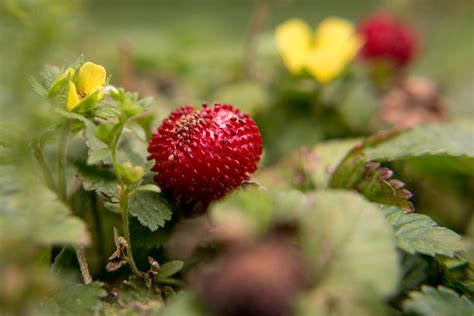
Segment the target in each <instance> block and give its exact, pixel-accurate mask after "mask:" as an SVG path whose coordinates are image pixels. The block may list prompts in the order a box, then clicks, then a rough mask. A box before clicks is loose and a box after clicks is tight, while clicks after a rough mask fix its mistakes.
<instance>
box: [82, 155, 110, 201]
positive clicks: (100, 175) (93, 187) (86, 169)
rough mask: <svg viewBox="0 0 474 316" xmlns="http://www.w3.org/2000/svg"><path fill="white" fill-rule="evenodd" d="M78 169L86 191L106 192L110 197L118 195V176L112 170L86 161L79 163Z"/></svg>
mask: <svg viewBox="0 0 474 316" xmlns="http://www.w3.org/2000/svg"><path fill="white" fill-rule="evenodd" d="M76 169H77V171H78V173H79V177H80V179H81V180H82V186H83V187H84V189H85V190H86V191H96V192H97V193H104V194H106V195H107V196H109V197H114V196H116V195H117V178H116V176H115V174H113V173H112V172H110V171H108V170H105V169H103V168H100V167H98V166H94V165H86V164H84V163H77V164H76Z"/></svg>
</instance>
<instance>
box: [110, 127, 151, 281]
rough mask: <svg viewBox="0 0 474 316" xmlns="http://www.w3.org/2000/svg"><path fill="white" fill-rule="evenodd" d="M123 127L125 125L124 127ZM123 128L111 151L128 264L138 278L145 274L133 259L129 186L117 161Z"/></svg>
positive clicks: (114, 140) (119, 130)
mask: <svg viewBox="0 0 474 316" xmlns="http://www.w3.org/2000/svg"><path fill="white" fill-rule="evenodd" d="M122 127H123V125H122ZM121 131H122V128H120V129H118V131H117V135H116V136H115V138H114V139H113V141H112V143H111V145H110V149H111V151H112V165H113V166H114V169H115V174H116V175H117V177H118V179H119V182H120V212H121V214H122V226H123V234H124V235H125V236H124V237H125V239H126V240H127V243H128V247H127V257H128V263H129V264H130V268H131V269H132V272H133V273H135V274H136V275H138V276H143V273H142V272H140V270H138V268H137V265H136V264H135V260H134V259H133V251H132V240H131V238H130V228H129V227H130V223H129V215H128V198H129V196H128V195H129V192H128V188H127V184H126V183H125V181H124V180H123V178H122V176H121V175H120V172H119V171H118V161H117V147H118V143H119V140H120V136H121V134H122V133H121Z"/></svg>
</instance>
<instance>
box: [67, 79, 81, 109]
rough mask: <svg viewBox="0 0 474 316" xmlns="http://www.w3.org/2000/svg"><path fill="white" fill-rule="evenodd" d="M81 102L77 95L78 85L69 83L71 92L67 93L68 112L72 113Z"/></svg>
mask: <svg viewBox="0 0 474 316" xmlns="http://www.w3.org/2000/svg"><path fill="white" fill-rule="evenodd" d="M79 101H80V98H79V95H78V94H77V89H76V85H75V84H74V82H72V81H69V90H68V93H67V109H68V111H72V110H73V109H74V108H75V107H76V106H77V105H78V104H79Z"/></svg>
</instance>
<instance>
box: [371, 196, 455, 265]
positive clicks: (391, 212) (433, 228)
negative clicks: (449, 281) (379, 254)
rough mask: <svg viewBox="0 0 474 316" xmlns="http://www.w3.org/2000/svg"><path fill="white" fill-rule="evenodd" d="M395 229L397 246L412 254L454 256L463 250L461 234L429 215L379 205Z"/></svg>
mask: <svg viewBox="0 0 474 316" xmlns="http://www.w3.org/2000/svg"><path fill="white" fill-rule="evenodd" d="M379 208H380V210H381V211H382V213H383V214H384V215H385V217H386V218H387V220H388V222H389V223H390V224H391V225H392V227H393V229H394V231H395V240H396V244H397V246H398V247H399V248H400V249H402V250H404V251H406V252H408V253H411V254H414V253H422V254H425V255H429V256H436V255H445V256H449V257H452V256H454V254H455V253H456V252H457V251H461V250H463V244H462V242H461V236H459V235H458V234H456V233H455V232H453V231H452V230H449V229H447V228H445V227H440V226H438V225H437V224H436V222H435V221H433V220H432V219H431V218H430V217H429V216H426V215H423V214H416V213H411V214H407V213H405V212H404V211H403V210H401V209H399V208H397V207H394V206H383V205H380V206H379Z"/></svg>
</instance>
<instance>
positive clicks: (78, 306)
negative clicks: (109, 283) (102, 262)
mask: <svg viewBox="0 0 474 316" xmlns="http://www.w3.org/2000/svg"><path fill="white" fill-rule="evenodd" d="M102 286H103V285H102V283H100V282H93V283H91V284H88V285H80V284H70V285H68V286H65V287H63V288H59V289H58V290H57V292H56V294H55V295H53V297H51V298H50V299H48V300H47V301H46V302H44V303H43V304H41V305H42V306H41V308H40V309H39V312H40V314H43V315H51V316H56V315H80V314H82V315H84V314H92V313H94V312H96V311H97V310H99V308H100V304H101V302H100V298H101V297H103V296H105V294H106V292H105V291H104V290H103V289H102Z"/></svg>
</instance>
